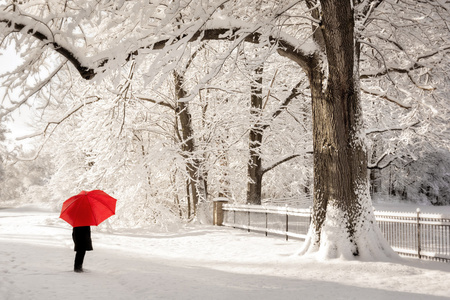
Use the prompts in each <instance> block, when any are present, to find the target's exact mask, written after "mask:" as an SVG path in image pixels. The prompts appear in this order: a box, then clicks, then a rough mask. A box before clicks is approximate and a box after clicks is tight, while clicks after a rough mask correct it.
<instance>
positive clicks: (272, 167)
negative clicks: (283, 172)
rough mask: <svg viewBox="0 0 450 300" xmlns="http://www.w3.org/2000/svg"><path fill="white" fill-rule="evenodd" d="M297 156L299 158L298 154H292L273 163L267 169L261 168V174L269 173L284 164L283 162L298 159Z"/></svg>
mask: <svg viewBox="0 0 450 300" xmlns="http://www.w3.org/2000/svg"><path fill="white" fill-rule="evenodd" d="M299 156H300V154H293V155H291V156H288V157H286V158H284V159H282V160H280V161H278V162H276V163H274V164H273V165H271V166H269V167H267V168H263V169H262V170H261V174H265V173H266V172H269V171H270V170H272V169H274V168H276V167H278V166H279V165H281V164H282V163H285V162H287V161H290V160H291V159H294V158H296V157H299Z"/></svg>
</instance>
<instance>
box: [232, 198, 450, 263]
mask: <svg viewBox="0 0 450 300" xmlns="http://www.w3.org/2000/svg"><path fill="white" fill-rule="evenodd" d="M223 210H224V213H225V214H224V222H223V225H225V226H230V227H234V228H240V229H245V230H247V231H249V232H250V231H256V232H262V233H264V234H265V235H266V236H268V235H281V236H285V238H286V240H288V239H289V238H290V237H291V238H297V239H305V238H306V235H307V233H308V229H309V224H310V223H311V211H310V209H301V208H292V207H287V206H285V207H280V206H261V205H236V204H234V205H231V204H225V205H223ZM375 219H376V221H377V223H378V226H379V227H380V229H381V232H382V233H383V234H384V236H385V238H386V239H387V241H388V242H389V243H390V245H391V247H392V248H393V249H394V250H395V251H396V252H397V253H399V254H400V255H403V256H410V257H417V258H421V259H428V260H436V261H443V262H450V216H445V215H439V214H425V213H421V212H420V211H419V210H417V212H415V213H403V212H386V211H375Z"/></svg>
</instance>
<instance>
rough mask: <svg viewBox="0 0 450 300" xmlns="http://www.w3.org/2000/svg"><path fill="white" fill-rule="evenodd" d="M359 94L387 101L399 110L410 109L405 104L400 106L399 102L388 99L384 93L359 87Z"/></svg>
mask: <svg viewBox="0 0 450 300" xmlns="http://www.w3.org/2000/svg"><path fill="white" fill-rule="evenodd" d="M361 92H363V93H366V94H369V95H372V96H376V97H380V98H381V99H384V100H387V101H389V102H391V103H394V104H396V105H398V106H400V107H401V108H405V109H410V108H411V106H409V105H406V104H402V103H401V102H400V101H399V100H397V99H394V98H392V97H390V96H389V95H388V94H387V93H386V92H383V93H378V92H375V91H373V90H369V89H366V88H364V87H361Z"/></svg>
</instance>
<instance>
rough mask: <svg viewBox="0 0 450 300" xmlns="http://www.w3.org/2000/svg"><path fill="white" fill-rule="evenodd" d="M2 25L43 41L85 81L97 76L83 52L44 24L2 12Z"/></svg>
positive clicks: (26, 17) (36, 20)
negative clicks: (68, 62) (69, 63)
mask: <svg viewBox="0 0 450 300" xmlns="http://www.w3.org/2000/svg"><path fill="white" fill-rule="evenodd" d="M0 23H5V24H6V27H8V28H10V29H11V30H12V31H15V32H21V33H23V34H28V35H31V36H33V37H35V38H36V39H38V40H40V41H43V42H44V43H45V44H46V45H47V46H48V47H50V48H51V49H53V50H55V51H56V52H58V53H59V54H61V55H62V56H64V57H65V58H67V60H68V61H70V62H71V63H72V64H73V66H74V67H75V68H76V69H77V70H78V72H79V73H80V75H81V76H82V77H83V78H84V79H88V80H89V79H92V78H94V76H95V75H96V72H95V68H93V67H92V66H91V65H90V64H89V63H88V62H87V59H86V58H84V55H83V54H81V53H82V50H81V49H77V48H75V47H73V46H72V45H70V43H68V42H67V41H65V40H63V39H62V38H61V35H55V34H53V32H52V31H51V29H50V28H49V27H48V26H47V25H46V24H45V23H44V22H41V21H39V20H38V19H36V18H33V17H30V16H24V15H22V14H18V13H8V12H0Z"/></svg>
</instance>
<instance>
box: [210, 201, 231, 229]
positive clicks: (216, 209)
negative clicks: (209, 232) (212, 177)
mask: <svg viewBox="0 0 450 300" xmlns="http://www.w3.org/2000/svg"><path fill="white" fill-rule="evenodd" d="M213 202H214V205H213V225H217V226H222V225H223V204H224V203H227V202H228V199H227V198H225V197H218V198H215V199H214V200H213Z"/></svg>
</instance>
